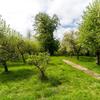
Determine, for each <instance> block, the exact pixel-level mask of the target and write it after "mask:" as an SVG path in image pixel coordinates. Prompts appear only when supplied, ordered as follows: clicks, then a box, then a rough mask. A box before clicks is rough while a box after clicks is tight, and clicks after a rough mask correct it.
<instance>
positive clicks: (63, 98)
mask: <svg viewBox="0 0 100 100" xmlns="http://www.w3.org/2000/svg"><path fill="white" fill-rule="evenodd" d="M63 59H70V60H72V61H73V62H76V63H79V64H81V65H84V64H85V65H86V67H88V68H90V67H91V66H92V64H94V60H93V61H91V62H92V64H90V61H87V62H84V61H83V60H80V61H79V62H78V61H77V60H76V59H75V58H68V57H63V56H62V57H56V56H55V57H51V61H50V64H49V65H48V68H47V70H46V74H47V76H48V80H47V81H41V80H40V79H39V77H38V70H37V69H36V67H35V66H29V65H24V64H22V63H11V64H9V70H10V72H9V73H8V74H5V73H4V72H3V68H2V67H0V100H100V80H96V79H94V78H92V77H91V76H89V75H87V74H85V73H83V72H81V71H79V70H77V69H74V68H72V67H71V66H69V65H67V64H65V63H64V62H63V61H62V60H63ZM81 59H83V58H81ZM84 60H85V59H84ZM88 65H89V66H88ZM93 67H94V66H93ZM93 67H91V69H93ZM97 69H98V71H97ZM99 69H100V67H99V66H98V68H95V69H93V70H94V71H96V72H98V73H100V70H99Z"/></svg>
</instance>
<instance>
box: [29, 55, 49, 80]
mask: <svg viewBox="0 0 100 100" xmlns="http://www.w3.org/2000/svg"><path fill="white" fill-rule="evenodd" d="M49 61H50V58H49V54H48V53H38V54H35V55H30V56H29V57H28V59H27V63H28V64H30V65H35V66H36V67H37V68H38V70H39V72H40V78H41V79H43V80H44V79H47V76H46V75H45V70H46V68H47V64H48V63H49Z"/></svg>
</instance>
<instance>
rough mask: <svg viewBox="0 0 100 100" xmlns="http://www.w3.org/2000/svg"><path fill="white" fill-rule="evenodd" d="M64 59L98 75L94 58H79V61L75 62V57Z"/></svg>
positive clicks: (99, 67)
mask: <svg viewBox="0 0 100 100" xmlns="http://www.w3.org/2000/svg"><path fill="white" fill-rule="evenodd" d="M66 59H68V60H70V61H72V62H74V63H76V64H80V65H82V66H84V67H86V68H88V69H90V70H93V71H94V72H97V73H100V65H97V64H96V59H95V58H94V57H86V56H80V59H79V60H77V59H76V57H75V56H74V57H67V58H66Z"/></svg>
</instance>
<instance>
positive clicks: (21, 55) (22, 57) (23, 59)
mask: <svg viewBox="0 0 100 100" xmlns="http://www.w3.org/2000/svg"><path fill="white" fill-rule="evenodd" d="M21 56H22V59H23V62H24V63H26V60H25V58H24V55H23V54H21Z"/></svg>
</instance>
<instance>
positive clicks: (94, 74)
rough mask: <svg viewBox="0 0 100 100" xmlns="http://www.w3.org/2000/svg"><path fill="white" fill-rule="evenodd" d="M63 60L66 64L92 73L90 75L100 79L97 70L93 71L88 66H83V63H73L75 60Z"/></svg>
mask: <svg viewBox="0 0 100 100" xmlns="http://www.w3.org/2000/svg"><path fill="white" fill-rule="evenodd" d="M63 61H64V62H65V63H66V64H68V65H71V66H72V67H74V68H76V69H79V70H81V71H83V72H84V73H86V74H88V75H90V76H92V77H94V78H96V79H100V74H97V73H95V72H93V71H91V70H89V69H87V68H85V67H83V66H81V65H78V64H75V63H73V62H71V61H69V60H63Z"/></svg>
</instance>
